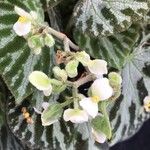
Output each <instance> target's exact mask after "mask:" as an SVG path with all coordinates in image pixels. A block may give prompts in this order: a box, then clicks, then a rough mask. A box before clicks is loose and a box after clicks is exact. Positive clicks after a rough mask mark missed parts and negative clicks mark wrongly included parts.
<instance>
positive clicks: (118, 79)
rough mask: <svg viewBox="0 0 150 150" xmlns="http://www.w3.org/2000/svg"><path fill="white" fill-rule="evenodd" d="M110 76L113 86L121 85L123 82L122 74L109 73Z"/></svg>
mask: <svg viewBox="0 0 150 150" xmlns="http://www.w3.org/2000/svg"><path fill="white" fill-rule="evenodd" d="M108 78H109V82H110V85H111V86H113V87H116V86H120V85H121V83H122V78H121V76H120V74H118V73H116V72H111V73H109V75H108Z"/></svg>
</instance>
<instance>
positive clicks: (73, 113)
mask: <svg viewBox="0 0 150 150" xmlns="http://www.w3.org/2000/svg"><path fill="white" fill-rule="evenodd" d="M63 118H64V120H65V121H71V122H73V123H83V122H87V121H88V114H87V113H86V112H85V111H84V110H80V109H70V108H68V109H66V110H65V111H64V115H63Z"/></svg>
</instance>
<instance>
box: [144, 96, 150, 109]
mask: <svg viewBox="0 0 150 150" xmlns="http://www.w3.org/2000/svg"><path fill="white" fill-rule="evenodd" d="M143 102H144V109H145V111H146V112H150V96H146V97H145V98H144V100H143Z"/></svg>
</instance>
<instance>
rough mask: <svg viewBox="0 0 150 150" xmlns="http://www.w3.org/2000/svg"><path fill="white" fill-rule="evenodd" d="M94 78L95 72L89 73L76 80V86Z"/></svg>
mask: <svg viewBox="0 0 150 150" xmlns="http://www.w3.org/2000/svg"><path fill="white" fill-rule="evenodd" d="M94 79H96V77H94V76H93V74H89V75H87V76H85V77H83V78H81V79H79V80H77V81H76V82H74V86H75V87H76V88H78V87H79V86H81V85H83V84H85V83H87V82H90V81H93V80H94Z"/></svg>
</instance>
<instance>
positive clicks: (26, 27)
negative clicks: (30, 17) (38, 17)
mask: <svg viewBox="0 0 150 150" xmlns="http://www.w3.org/2000/svg"><path fill="white" fill-rule="evenodd" d="M13 30H14V31H15V33H16V34H17V35H19V36H24V35H27V34H28V33H29V32H30V31H31V22H26V23H21V22H18V21H17V22H16V23H15V24H14V25H13Z"/></svg>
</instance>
